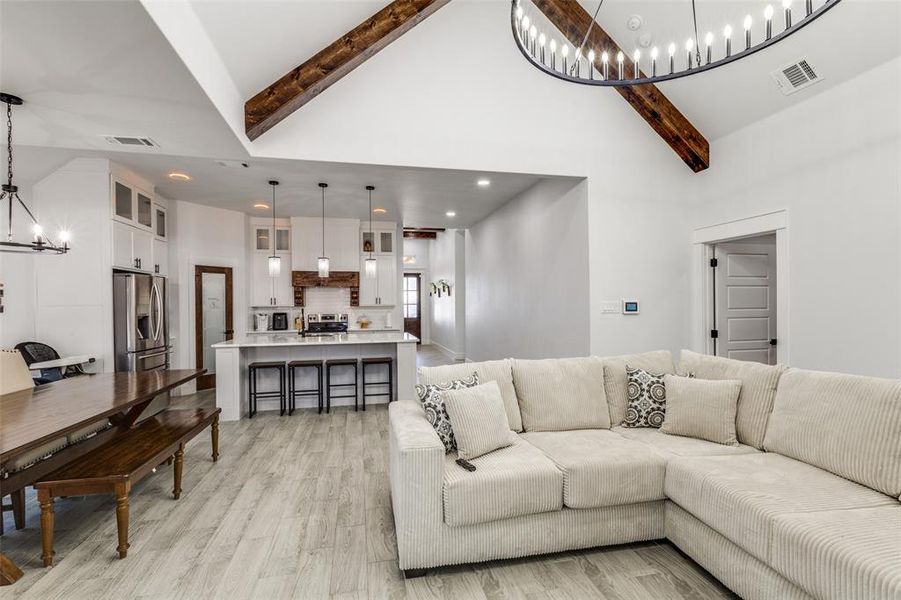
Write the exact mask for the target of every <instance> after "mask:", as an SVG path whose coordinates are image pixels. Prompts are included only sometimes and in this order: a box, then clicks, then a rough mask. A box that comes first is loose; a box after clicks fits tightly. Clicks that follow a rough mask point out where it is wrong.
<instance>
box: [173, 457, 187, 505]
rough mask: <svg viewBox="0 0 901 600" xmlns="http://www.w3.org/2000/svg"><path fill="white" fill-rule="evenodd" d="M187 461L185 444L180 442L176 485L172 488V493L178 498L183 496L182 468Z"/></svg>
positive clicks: (175, 471)
mask: <svg viewBox="0 0 901 600" xmlns="http://www.w3.org/2000/svg"><path fill="white" fill-rule="evenodd" d="M184 463H185V445H184V444H179V445H178V450H176V451H175V468H174V469H173V472H174V473H175V487H174V488H173V489H172V495H173V496H175V499H176V500H178V499H179V498H180V497H181V469H182V466H183V465H184Z"/></svg>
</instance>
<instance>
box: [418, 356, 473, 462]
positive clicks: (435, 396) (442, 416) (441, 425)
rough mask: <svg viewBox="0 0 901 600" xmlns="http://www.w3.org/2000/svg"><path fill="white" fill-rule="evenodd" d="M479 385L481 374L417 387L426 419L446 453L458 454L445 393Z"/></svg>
mask: <svg viewBox="0 0 901 600" xmlns="http://www.w3.org/2000/svg"><path fill="white" fill-rule="evenodd" d="M477 385H479V374H478V373H473V374H472V377H467V378H465V379H454V380H453V381H448V382H447V383H438V384H429V385H417V386H416V395H417V396H419V401H420V402H422V408H424V409H425V417H426V419H428V421H429V423H431V424H432V427H434V428H435V431H437V432H438V437H439V438H441V443H443V444H444V452H445V453H449V452H456V451H457V440H456V439H454V430H453V429H451V422H450V417H449V416H448V415H447V409H446V408H445V407H444V392H447V391H449V390H462V389H463V388H470V387H475V386H477Z"/></svg>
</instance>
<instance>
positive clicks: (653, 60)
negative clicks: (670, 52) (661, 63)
mask: <svg viewBox="0 0 901 600" xmlns="http://www.w3.org/2000/svg"><path fill="white" fill-rule="evenodd" d="M659 53H660V51H659V50H657V46H654V47H653V48H651V77H657V55H658V54H659Z"/></svg>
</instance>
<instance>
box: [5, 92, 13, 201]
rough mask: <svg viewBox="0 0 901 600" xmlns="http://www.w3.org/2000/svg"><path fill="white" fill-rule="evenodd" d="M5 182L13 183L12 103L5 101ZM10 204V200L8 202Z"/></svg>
mask: <svg viewBox="0 0 901 600" xmlns="http://www.w3.org/2000/svg"><path fill="white" fill-rule="evenodd" d="M6 154H7V157H8V158H7V159H6V183H7V185H12V184H13V105H12V103H10V102H7V103H6ZM10 204H12V202H10Z"/></svg>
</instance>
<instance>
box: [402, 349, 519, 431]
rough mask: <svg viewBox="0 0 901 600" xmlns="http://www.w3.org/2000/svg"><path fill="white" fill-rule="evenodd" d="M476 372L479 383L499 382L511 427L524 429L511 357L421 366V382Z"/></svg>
mask: <svg viewBox="0 0 901 600" xmlns="http://www.w3.org/2000/svg"><path fill="white" fill-rule="evenodd" d="M474 372H475V373H478V375H479V383H483V384H484V383H488V382H489V381H496V382H497V386H498V387H499V388H500V390H501V398H503V399H504V409H505V410H506V411H507V421H509V423H510V429H512V430H513V431H522V418H521V417H520V415H519V401H518V400H517V399H516V389H515V388H514V387H513V369H512V361H511V360H510V359H504V360H489V361H485V362H473V363H458V364H454V365H442V366H440V367H420V368H419V383H421V384H423V385H435V384H439V383H446V382H448V381H452V380H454V379H464V378H466V377H471V376H472V374H473V373H474Z"/></svg>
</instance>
